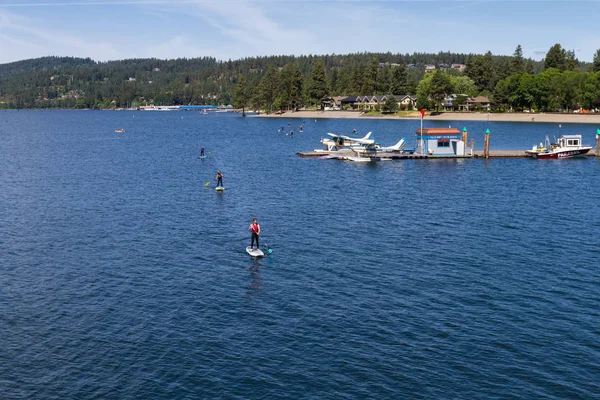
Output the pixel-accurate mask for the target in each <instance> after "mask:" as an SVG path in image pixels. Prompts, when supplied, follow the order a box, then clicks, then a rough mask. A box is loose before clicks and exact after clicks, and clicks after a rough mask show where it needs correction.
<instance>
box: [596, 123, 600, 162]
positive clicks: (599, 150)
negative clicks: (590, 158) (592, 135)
mask: <svg viewBox="0 0 600 400" xmlns="http://www.w3.org/2000/svg"><path fill="white" fill-rule="evenodd" d="M596 157H600V129H596Z"/></svg>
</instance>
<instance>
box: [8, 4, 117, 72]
mask: <svg viewBox="0 0 600 400" xmlns="http://www.w3.org/2000/svg"><path fill="white" fill-rule="evenodd" d="M41 25H42V24H41V23H39V21H37V20H35V19H32V18H28V17H25V16H22V15H19V14H14V13H11V12H8V11H3V10H0V35H2V37H3V38H4V40H3V42H2V44H1V45H0V62H2V63H5V62H11V61H17V60H22V59H24V58H34V57H42V56H46V55H57V56H76V57H90V58H95V59H99V58H100V59H109V58H113V59H114V58H118V57H119V55H120V54H119V52H118V51H117V50H116V49H115V48H114V47H113V46H112V45H111V44H108V43H102V42H97V41H94V40H91V39H87V40H86V39H82V38H80V37H79V36H76V35H72V34H68V33H65V32H62V31H59V30H54V29H43V28H36V26H41Z"/></svg>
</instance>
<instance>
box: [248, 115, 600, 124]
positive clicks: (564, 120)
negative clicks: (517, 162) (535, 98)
mask: <svg viewBox="0 0 600 400" xmlns="http://www.w3.org/2000/svg"><path fill="white" fill-rule="evenodd" d="M260 117H266V118H300V119H315V118H355V119H389V120H398V119H419V118H420V114H419V112H418V111H415V112H414V115H410V116H401V117H399V116H384V115H365V114H363V113H362V112H360V111H294V112H292V111H288V112H285V113H283V114H270V115H266V114H261V115H260ZM425 119H426V120H430V121H487V120H488V119H489V121H494V122H532V123H535V122H549V123H558V124H596V125H598V126H599V127H600V114H546V113H516V112H515V113H486V112H446V113H444V112H442V113H439V114H437V115H430V113H426V114H425Z"/></svg>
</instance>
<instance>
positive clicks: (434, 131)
mask: <svg viewBox="0 0 600 400" xmlns="http://www.w3.org/2000/svg"><path fill="white" fill-rule="evenodd" d="M417 136H421V129H417ZM423 136H460V131H459V130H458V129H456V128H423Z"/></svg>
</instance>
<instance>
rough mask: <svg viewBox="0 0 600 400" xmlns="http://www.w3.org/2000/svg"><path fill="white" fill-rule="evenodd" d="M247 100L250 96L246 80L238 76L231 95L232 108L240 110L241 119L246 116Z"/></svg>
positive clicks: (242, 76)
mask: <svg viewBox="0 0 600 400" xmlns="http://www.w3.org/2000/svg"><path fill="white" fill-rule="evenodd" d="M249 100H250V94H249V91H248V86H247V85H246V78H244V75H240V77H239V79H238V83H237V85H236V86H235V92H234V94H233V106H234V107H235V108H241V109H242V117H245V116H246V106H247V105H248V101H249Z"/></svg>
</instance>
